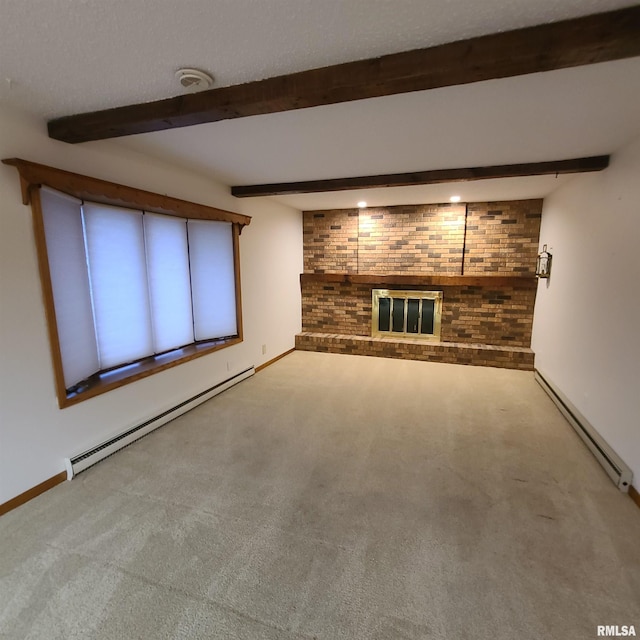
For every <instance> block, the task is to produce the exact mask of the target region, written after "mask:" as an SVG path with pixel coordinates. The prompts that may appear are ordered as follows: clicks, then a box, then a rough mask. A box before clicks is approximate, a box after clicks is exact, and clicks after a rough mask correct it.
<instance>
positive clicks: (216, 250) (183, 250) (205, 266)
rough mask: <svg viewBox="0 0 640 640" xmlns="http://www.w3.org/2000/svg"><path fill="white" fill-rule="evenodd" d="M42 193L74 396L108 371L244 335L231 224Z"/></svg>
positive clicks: (62, 349) (62, 340) (62, 344)
mask: <svg viewBox="0 0 640 640" xmlns="http://www.w3.org/2000/svg"><path fill="white" fill-rule="evenodd" d="M40 193H41V203H42V214H43V221H44V230H45V241H46V247H47V258H48V262H49V271H50V274H51V286H52V290H53V298H54V311H55V318H56V325H57V333H58V342H59V345H60V352H61V359H62V369H63V373H64V384H65V388H66V389H67V390H69V389H71V388H73V387H75V386H76V385H78V383H81V382H83V381H84V380H86V379H87V378H89V377H91V376H92V375H93V374H96V373H100V372H101V371H104V370H106V369H113V368H117V367H118V366H119V365H126V364H129V363H132V362H136V361H138V360H141V359H143V358H147V357H150V356H153V355H155V354H160V353H166V352H169V351H172V350H174V349H178V348H180V347H184V346H186V345H190V344H193V343H194V342H195V341H201V340H205V341H206V340H216V339H219V338H227V337H230V336H235V335H237V334H238V328H237V319H236V288H235V284H236V283H235V256H234V240H233V227H232V224H231V223H227V222H218V221H211V220H186V219H185V218H181V217H177V216H171V215H161V214H155V213H143V212H141V211H135V210H130V209H123V208H120V207H114V206H108V205H102V204H96V203H88V202H85V203H84V204H83V203H81V202H80V201H79V200H76V199H75V198H72V197H69V196H67V195H65V194H62V193H58V192H56V191H52V190H50V189H46V188H43V189H41V192H40Z"/></svg>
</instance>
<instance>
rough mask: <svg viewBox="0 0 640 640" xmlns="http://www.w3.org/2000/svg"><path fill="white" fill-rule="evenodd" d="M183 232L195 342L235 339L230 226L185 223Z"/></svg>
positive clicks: (235, 320)
mask: <svg viewBox="0 0 640 640" xmlns="http://www.w3.org/2000/svg"><path fill="white" fill-rule="evenodd" d="M187 228H188V232H189V259H190V266H191V288H192V298H193V320H194V331H195V338H196V340H207V339H211V338H220V337H226V336H232V335H235V334H236V333H237V332H238V329H237V319H236V298H235V272H234V262H233V233H232V228H231V223H230V222H211V221H204V220H189V222H188V224H187Z"/></svg>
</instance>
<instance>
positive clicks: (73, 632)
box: [0, 352, 640, 640]
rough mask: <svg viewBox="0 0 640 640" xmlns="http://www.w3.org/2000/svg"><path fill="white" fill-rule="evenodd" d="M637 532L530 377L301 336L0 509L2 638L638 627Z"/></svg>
mask: <svg viewBox="0 0 640 640" xmlns="http://www.w3.org/2000/svg"><path fill="white" fill-rule="evenodd" d="M639 541H640V509H638V508H637V506H635V505H634V504H633V502H632V501H631V500H630V499H629V497H628V496H626V495H624V494H621V493H620V492H618V490H617V489H616V488H615V487H614V485H613V484H612V483H611V481H610V480H609V479H608V478H607V476H606V475H605V474H604V472H603V471H602V470H601V468H600V467H599V466H598V464H597V462H596V461H595V460H594V459H593V458H592V456H591V454H590V453H589V452H588V451H587V449H586V448H585V447H584V445H583V444H582V443H581V441H580V440H579V439H578V437H577V436H576V435H575V434H574V432H573V431H572V430H571V428H570V427H569V425H568V424H567V423H566V422H565V421H564V419H563V418H562V416H561V415H560V414H559V413H558V411H557V410H556V408H555V407H554V405H553V404H552V403H551V401H550V400H549V399H548V398H547V397H546V395H545V394H544V392H543V391H542V390H541V389H540V388H539V387H538V385H537V384H536V383H535V382H534V380H533V375H532V374H530V373H527V372H518V371H507V370H502V369H488V368H479V367H463V366H457V365H446V364H432V363H423V362H411V361H401V360H384V359H376V358H365V357H359V356H341V355H329V354H320V353H307V352H295V353H293V354H291V355H290V356H288V357H286V358H284V359H283V360H281V361H279V362H278V363H276V364H275V365H273V366H271V367H269V368H267V369H265V370H264V371H262V372H260V373H258V374H257V375H256V376H254V377H253V378H252V379H250V380H248V381H246V382H243V383H241V384H239V385H237V386H236V387H234V388H233V389H231V390H229V391H227V392H225V393H223V394H222V395H220V396H218V397H216V398H214V399H213V400H211V401H209V402H207V403H206V404H204V405H202V406H201V407H199V408H197V409H195V410H193V411H192V412H190V413H189V414H187V415H185V416H183V417H182V418H179V419H178V420H176V421H174V422H172V423H170V424H168V425H166V426H164V427H163V428H161V429H160V430H158V431H156V432H155V433H153V434H152V435H150V436H147V437H146V438H144V439H143V440H141V441H139V442H138V443H136V444H134V445H132V446H130V447H128V448H127V449H125V450H124V451H121V452H119V453H118V454H116V455H114V456H112V457H111V458H109V459H108V460H106V461H104V462H102V463H100V464H98V465H97V466H95V467H94V468H92V469H90V470H88V471H86V472H85V473H83V474H81V475H80V476H78V477H77V478H76V479H75V480H74V481H73V482H69V483H64V484H62V485H60V486H58V487H56V488H55V489H53V490H52V491H50V492H48V493H46V494H44V495H42V496H40V497H39V498H38V499H36V500H34V501H32V502H30V503H28V504H27V505H25V506H23V507H20V508H19V509H17V510H15V511H13V512H11V513H9V514H7V515H6V516H4V517H2V518H0V544H1V553H0V637H1V638H11V639H17V638H33V639H36V638H38V639H40V638H41V639H45V640H55V639H57V638H60V639H64V640H69V639H75V638H82V639H83V640H84V639H90V638H100V639H128V638H145V639H147V638H148V639H150V640H160V639H163V638H185V639H186V638H189V639H192V638H224V639H227V638H231V639H235V638H243V639H247V640H257V639H262V638H268V639H276V638H282V639H290V638H308V639H311V638H317V639H323V640H324V639H326V640H330V639H331V640H334V639H339V638H349V639H355V640H357V639H363V640H364V639H367V640H383V639H385V640H386V639H396V638H397V639H410V640H411V639H418V638H434V639H435V638H438V639H440V638H442V639H451V640H465V639H467V638H468V639H473V640H484V639H487V640H488V639H491V640H495V639H504V640H534V639H535V640H540V639H546V638H551V639H558V640H572V639H574V638H575V639H579V640H583V639H590V638H596V637H597V625H604V624H618V625H623V624H625V625H629V624H635V625H636V631H637V633H638V634H639V635H640V545H639Z"/></svg>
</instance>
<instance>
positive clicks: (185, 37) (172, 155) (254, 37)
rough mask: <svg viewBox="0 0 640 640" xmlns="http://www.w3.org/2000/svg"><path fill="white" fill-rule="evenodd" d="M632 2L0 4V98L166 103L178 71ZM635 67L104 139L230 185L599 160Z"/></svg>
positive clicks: (89, 105) (389, 48)
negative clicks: (579, 158) (596, 157)
mask: <svg viewBox="0 0 640 640" xmlns="http://www.w3.org/2000/svg"><path fill="white" fill-rule="evenodd" d="M633 4H634V2H628V1H627V2H625V1H620V0H563V1H558V0H536V2H531V0H483V1H482V2H471V1H470V0H182V1H179V0H0V102H5V103H8V104H10V105H12V106H14V107H17V108H20V109H24V110H28V111H31V112H33V113H36V114H37V115H39V116H40V117H42V118H43V119H44V118H51V117H55V116H62V115H69V114H72V113H79V112H83V111H88V110H95V109H102V108H106V107H112V106H118V105H123V104H131V103H137V102H143V101H149V100H156V99H160V98H166V97H169V96H172V95H176V94H178V93H180V92H181V88H180V86H179V85H178V84H177V81H176V80H175V79H174V72H175V71H176V69H178V68H179V67H181V66H194V67H199V68H202V69H204V70H206V71H208V72H210V73H212V74H213V75H214V77H215V79H216V85H215V86H224V85H229V84H237V83H240V82H246V81H250V80H256V79H260V78H264V77H270V76H274V75H279V74H284V73H290V72H293V71H300V70H304V69H309V68H314V67H319V66H324V65H329V64H335V63H339V62H345V61H348V60H356V59H362V58H368V57H372V56H378V55H383V54H386V53H392V52H396V51H403V50H409V49H414V48H419V47H426V46H432V45H436V44H440V43H443V42H448V41H452V40H458V39H462V38H468V37H472V36H477V35H482V34H486V33H495V32H497V31H503V30H507V29H514V28H519V27H523V26H528V25H533V24H542V23H545V22H551V21H556V20H560V19H565V18H571V17H576V16H580V15H587V14H590V13H596V12H601V11H608V10H612V9H617V8H621V7H624V6H631V5H633ZM638 62H639V59H634V60H629V61H620V62H615V63H606V64H604V65H595V66H593V67H584V68H579V69H573V70H565V71H558V72H551V73H547V74H536V75H533V76H524V77H521V78H512V79H508V80H498V81H491V82H483V83H477V84H474V85H468V86H465V87H451V88H447V89H442V90H435V91H431V92H423V93H419V94H407V95H401V96H390V97H386V98H377V99H374V100H367V101H362V102H355V103H350V104H342V105H332V106H328V107H318V108H315V109H307V110H301V111H294V112H288V113H281V114H272V115H268V116H258V117H254V118H246V119H241V120H236V121H226V122H220V123H215V124H211V125H202V126H199V127H197V128H193V129H181V130H174V131H168V132H162V133H157V134H146V135H144V136H136V137H135V138H130V139H122V140H121V141H118V142H115V143H111V144H124V145H127V146H132V147H134V148H136V149H137V150H139V151H142V152H144V153H151V154H153V155H157V156H159V157H162V158H165V159H167V160H172V161H176V160H177V161H179V162H182V163H184V164H185V165H187V166H188V167H190V168H192V169H193V170H196V171H198V172H200V173H204V174H205V175H210V176H212V177H213V176H215V177H217V178H219V179H222V180H224V181H226V182H227V183H230V184H250V183H255V182H270V181H292V180H303V179H318V178H323V177H347V176H357V175H368V174H375V173H394V172H399V171H411V170H425V169H431V168H452V167H460V166H470V165H483V164H484V165H486V164H498V163H511V162H529V161H538V160H556V159H561V158H568V157H575V156H579V155H587V154H598V153H608V152H611V151H614V150H615V149H617V148H619V146H620V145H622V144H623V143H624V142H625V141H626V139H628V138H629V137H631V136H633V135H637V134H638V133H640V123H639V122H638V118H637V115H635V114H637V113H640V87H639V86H638V85H639V82H640V81H639V78H640V67H639V65H638ZM98 144H99V143H98ZM512 184H514V183H513V182H512ZM553 184H555V183H553ZM505 188H506V185H505ZM537 188H538V189H539V187H537ZM390 192H392V190H390ZM396 194H399V192H398V191H396ZM343 195H344V194H343ZM543 195H544V194H543ZM336 197H338V196H336ZM389 197H391V196H389ZM398 197H399V196H398ZM292 198H294V197H293V196H291V197H289V199H288V200H287V199H283V201H288V202H289V203H292V202H293V200H291V199H292ZM305 198H306V199H305V200H304V202H305V203H307V204H306V205H305V208H316V207H315V206H314V203H313V198H312V196H305ZM327 198H328V195H327V194H325V195H324V200H323V202H324V201H326V200H327ZM470 199H471V197H470ZM296 202H302V200H298V201H296ZM318 202H319V200H318Z"/></svg>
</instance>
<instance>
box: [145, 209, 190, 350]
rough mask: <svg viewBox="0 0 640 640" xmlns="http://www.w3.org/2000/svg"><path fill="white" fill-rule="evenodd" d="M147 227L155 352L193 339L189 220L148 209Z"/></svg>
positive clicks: (175, 346)
mask: <svg viewBox="0 0 640 640" xmlns="http://www.w3.org/2000/svg"><path fill="white" fill-rule="evenodd" d="M144 231H145V242H146V249H147V274H148V278H149V299H150V303H151V318H152V326H153V342H154V351H155V353H162V352H163V351H169V350H170V349H175V348H177V347H181V346H184V345H186V344H190V343H192V342H193V340H194V338H193V315H192V313H191V284H190V278H189V247H188V244H187V221H186V220H185V219H184V218H175V217H172V216H165V215H158V214H154V213H146V214H145V215H144Z"/></svg>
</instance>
